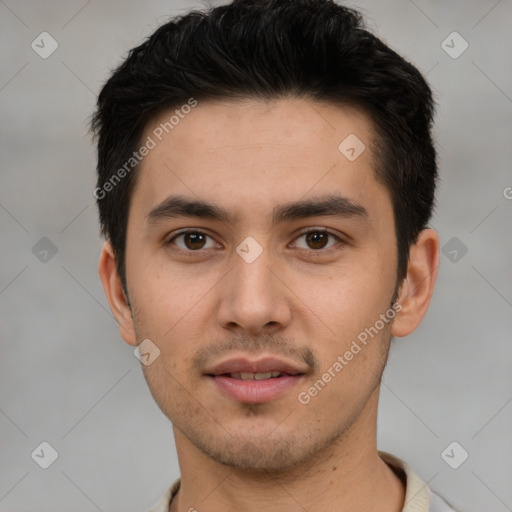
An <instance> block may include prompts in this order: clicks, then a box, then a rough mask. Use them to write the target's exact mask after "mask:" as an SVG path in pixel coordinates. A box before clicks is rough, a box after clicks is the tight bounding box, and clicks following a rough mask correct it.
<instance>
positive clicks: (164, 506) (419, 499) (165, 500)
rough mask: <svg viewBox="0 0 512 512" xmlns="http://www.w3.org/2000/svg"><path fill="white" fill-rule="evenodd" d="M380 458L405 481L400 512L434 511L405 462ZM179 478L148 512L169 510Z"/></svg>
mask: <svg viewBox="0 0 512 512" xmlns="http://www.w3.org/2000/svg"><path fill="white" fill-rule="evenodd" d="M379 456H380V458H381V459H382V460H383V461H384V462H385V463H386V464H387V465H388V466H389V467H390V468H391V469H392V470H393V471H394V472H395V473H396V475H397V476H398V477H399V478H401V479H402V481H404V482H405V501H404V508H403V509H402V512H429V511H430V512H434V511H431V510H430V495H431V492H430V489H429V488H428V486H427V484H426V483H425V482H423V480H421V478H420V477H419V476H418V475H417V474H416V473H415V472H414V471H413V470H412V468H411V467H410V466H409V464H407V462H405V461H403V460H401V459H399V458H398V457H395V456H394V455H391V454H390V453H387V452H382V451H379ZM180 484H181V478H178V479H177V480H175V481H174V482H173V483H172V484H171V485H170V486H169V487H168V488H167V490H166V491H165V493H164V495H163V496H162V497H161V498H160V501H159V502H158V503H157V504H156V505H155V506H154V507H153V508H152V509H151V510H150V511H149V512H169V506H170V504H171V501H172V499H173V498H174V496H176V494H177V493H178V491H179V489H180Z"/></svg>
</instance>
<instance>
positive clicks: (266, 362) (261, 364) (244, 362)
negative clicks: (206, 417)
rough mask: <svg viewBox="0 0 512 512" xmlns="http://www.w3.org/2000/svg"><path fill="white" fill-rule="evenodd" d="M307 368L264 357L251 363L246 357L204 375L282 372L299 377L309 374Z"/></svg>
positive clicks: (233, 360) (221, 364) (219, 365)
mask: <svg viewBox="0 0 512 512" xmlns="http://www.w3.org/2000/svg"><path fill="white" fill-rule="evenodd" d="M307 370H308V369H307V368H305V367H300V366H298V365H294V364H293V363H289V362H287V361H284V360H282V359H278V358H276V357H264V358H262V359H258V360H256V361H251V360H250V359H247V358H245V357H236V358H232V359H228V360H226V361H223V362H221V363H219V364H217V365H215V366H213V367H212V368H210V369H208V370H206V371H205V372H204V373H205V374H206V375H209V376H218V375H224V374H228V373H238V372H245V373H266V372H281V373H286V374H288V375H298V374H304V373H306V372H307Z"/></svg>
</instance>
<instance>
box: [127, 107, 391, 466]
mask: <svg viewBox="0 0 512 512" xmlns="http://www.w3.org/2000/svg"><path fill="white" fill-rule="evenodd" d="M170 115H172V112H165V113H163V114H162V115H161V116H160V117H158V119H156V120H154V121H152V122H151V124H150V125H148V126H147V129H146V132H145V134H144V136H143V139H142V140H143V141H146V139H147V137H148V136H151V137H152V138H153V139H155V141H156V142H157V145H156V147H155V148H154V149H152V150H151V151H150V152H149V154H148V155H147V156H146V157H145V158H144V160H143V162H142V167H141V169H140V175H139V178H138V181H137V185H136V187H135V189H134V192H133V196H132V200H131V205H130V213H129V219H128V228H127V245H126V269H127V272H126V277H127V283H128V294H129V298H130V301H131V305H132V313H133V319H134V323H135V332H136V334H137V339H138V342H141V341H142V340H144V339H150V340H151V341H152V343H154V344H155V345H156V346H157V347H158V348H159V350H160V356H159V357H158V358H157V359H155V361H154V362H153V363H152V364H150V365H148V366H144V367H143V368H144V373H145V376H146V379H147V382H148V384H149V387H150V389H151V392H152V394H153V396H154V398H155V400H156V401H157V403H158V404H159V406H160V407H161V409H162V410H163V412H164V413H165V414H166V415H167V416H168V418H169V419H170V420H171V421H172V423H173V424H174V426H175V433H176V435H177V436H180V438H181V439H182V441H183V442H185V443H189V445H190V447H191V448H190V449H199V450H200V451H201V452H203V453H204V454H207V455H208V456H210V457H211V458H213V459H215V460H217V461H220V462H223V463H227V464H230V465H234V466H240V467H252V468H267V469H282V468H285V467H289V466H292V465H294V464H298V463H303V462H305V461H306V460H308V459H309V458H311V457H312V456H313V455H314V454H316V453H318V452H319V451H320V450H321V449H322V448H326V447H328V446H329V445H330V444H331V443H332V442H333V441H335V440H336V439H339V438H340V436H341V435H342V434H345V435H346V434H347V433H348V432H349V431H350V429H351V427H352V428H353V427H354V425H356V424H357V422H358V421H361V418H362V417H363V416H365V415H366V418H368V417H373V416H372V415H371V414H370V415H369V413H368V410H369V409H371V410H372V411H374V410H375V408H376V401H377V395H378V384H379V380H380V376H381V373H382V370H383V368H384V365H385V360H386V357H387V350H388V348H389V339H390V325H391V322H392V320H390V318H392V315H390V314H389V309H390V307H391V301H392V298H393V293H394V291H395V287H396V268H397V250H396V237H395V231H394V221H393V208H392V203H391V199H390V195H389V193H388V191H387V190H386V188H385V187H384V186H383V185H381V184H380V183H378V182H377V180H376V178H375V173H374V170H373V169H374V166H375V162H374V161H373V160H372V154H371V149H370V144H371V139H372V137H373V136H374V133H373V128H372V125H371V123H370V121H369V119H368V118H367V117H366V116H365V115H363V114H361V113H359V112H357V111H355V110H352V109H345V108H341V107H335V106H333V105H327V104H321V103H318V102H314V101H312V100H311V101H306V100H303V99H293V100H292V99H289V100H276V101H273V102H262V101H256V100H247V101H237V102H229V101H226V102H212V103H206V102H205V103H201V102H199V104H198V106H197V107H195V108H194V109H192V111H191V113H190V114H188V115H187V116H186V117H185V118H184V119H181V120H180V122H179V124H177V125H176V126H175V127H174V128H173V129H172V131H170V133H169V134H167V135H165V137H163V139H162V141H161V142H158V140H157V139H156V137H155V136H154V134H153V133H152V132H153V130H154V129H155V128H156V127H157V126H158V125H159V124H160V123H162V122H165V121H167V120H168V119H169V117H170ZM350 134H353V135H355V136H356V137H357V138H358V139H359V140H360V141H362V143H363V144H364V145H365V146H366V149H365V150H364V151H363V152H362V153H361V154H360V155H359V156H358V157H357V158H356V159H355V160H353V161H351V160H352V159H353V158H352V157H353V154H355V155H357V152H358V151H359V149H360V148H359V147H355V146H354V140H355V139H354V138H353V135H352V136H351V137H352V138H350V139H348V142H347V144H348V147H345V146H342V149H343V152H342V151H340V149H338V146H339V145H340V143H341V142H342V141H343V140H344V139H346V138H347V137H348V136H349V135H350ZM352 147H354V148H355V150H354V151H352V150H351V148H352ZM347 155H348V156H349V157H351V158H350V159H349V158H347ZM178 197H179V198H180V199H181V200H182V201H181V202H177V201H173V199H176V198H178ZM328 198H331V200H330V201H327V202H326V201H325V200H326V199H328ZM322 201H323V202H324V204H323V209H319V208H316V207H315V205H317V206H318V203H321V202H322ZM185 202H206V203H209V204H210V205H213V206H215V207H216V209H214V210H213V211H212V210H211V209H210V210H209V209H206V208H195V209H194V210H193V211H192V210H191V208H190V205H188V206H187V207H186V208H185V210H186V211H187V212H188V213H187V214H185V213H184V211H183V210H184V208H183V206H184V205H185ZM295 203H308V205H309V208H308V207H307V206H304V207H301V206H300V205H298V206H297V207H292V205H294V204H295ZM315 208H316V209H315ZM219 211H222V212H223V213H225V214H226V215H224V217H220V218H218V215H215V214H216V213H218V212H219ZM207 213H208V215H206V214H207ZM186 232H188V234H187V233H186ZM386 312H388V315H387V316H386V319H387V321H386V322H383V321H382V320H380V321H379V319H382V316H381V315H382V314H384V315H386ZM365 329H366V331H365ZM369 332H371V335H370V334H369ZM361 333H366V344H364V343H363V342H362V341H361V340H362V339H364V338H365V336H364V335H362V334H361ZM358 336H359V338H358ZM354 341H355V342H356V345H357V346H358V347H359V351H358V350H357V348H356V345H354V344H353V342H354ZM347 351H348V352H351V353H352V357H345V354H346V353H347ZM338 356H341V358H342V361H344V363H341V361H340V359H339V357H338ZM336 362H338V365H336ZM340 365H341V369H340ZM268 372H271V374H270V375H269V374H268ZM272 372H274V373H272ZM277 372H280V374H278V373H277ZM242 373H243V374H249V375H241V374H242ZM253 373H257V375H256V377H257V379H256V380H244V379H242V378H241V377H253V375H251V374H253ZM326 374H328V376H326ZM329 376H330V378H329ZM259 379H261V380H259ZM318 381H320V383H319V382H318ZM315 383H316V387H315ZM311 388H313V390H311ZM315 389H316V392H315ZM365 411H366V412H365ZM368 415H369V416H368ZM365 421H366V420H365Z"/></svg>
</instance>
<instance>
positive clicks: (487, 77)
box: [0, 0, 512, 512]
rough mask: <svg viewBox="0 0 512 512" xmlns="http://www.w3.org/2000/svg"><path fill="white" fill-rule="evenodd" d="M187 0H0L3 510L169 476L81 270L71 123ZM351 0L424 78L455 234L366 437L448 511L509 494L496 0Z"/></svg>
mask: <svg viewBox="0 0 512 512" xmlns="http://www.w3.org/2000/svg"><path fill="white" fill-rule="evenodd" d="M202 5H203V4H201V3H198V2H192V1H185V0H181V1H176V2H170V1H165V2H164V1H156V0H153V1H144V2H135V1H134V2H123V1H120V0H117V1H109V2H100V1H99V0H92V1H89V2H87V1H86V0H73V1H67V2H64V1H62V0H61V1H45V2H40V1H36V0H26V1H21V0H20V1H15V0H0V16H1V25H0V33H1V34H2V35H1V38H2V44H1V50H0V54H1V56H2V73H1V78H0V108H1V114H2V124H1V138H0V144H1V154H2V167H1V180H2V186H1V189H0V222H1V229H2V243H1V258H2V259H1V261H2V267H1V275H0V308H1V322H2V323H1V330H2V331H1V332H2V347H1V358H0V375H1V388H0V435H1V437H0V439H1V451H0V468H1V469H0V472H1V474H0V510H1V511H9V512H12V511H35V510H38V511H40V512H46V511H48V512H50V511H51V512H54V511H63V510H66V511H73V512H74V511H76V512H82V511H83V512H85V511H95V510H102V511H121V510H122V511H141V510H144V509H146V508H148V507H149V506H150V505H151V504H152V503H153V502H154V501H156V499H157V498H158V497H159V496H160V494H161V493H162V492H163V490H164V488H165V487H166V486H167V485H168V484H169V483H170V482H171V481H172V480H173V479H174V478H176V477H177V476H178V475H179V468H178V465H177V460H176V455H175V450H174V445H173V439H172V434H171V428H170V423H169V422H168V420H167V419H166V418H165V417H164V416H163V415H162V413H161V412H160V411H159V409H158V408H157V406H156V405H155V404H154V402H153V400H152V398H151V396H150V394H149V392H148V390H147V387H146V384H145V381H144V379H143V377H142V372H141V369H140V366H139V362H138V361H137V360H136V359H135V357H134V356H133V353H132V349H131V347H129V346H127V345H126V344H124V343H123V342H122V340H121V339H120V337H119V334H118V330H117V326H116V323H115V322H114V320H113V318H112V316H111V315H110V312H109V310H108V306H107V303H106V300H105V298H104V294H103V290H102V288H101V284H100V281H99V278H98V276H97V270H96V267H97V260H98V256H99V254H100V247H101V240H100V238H99V236H98V224H97V217H96V209H95V205H94V199H93V196H92V191H93V188H94V184H95V153H94V147H93V145H92V143H91V140H90V137H89V136H88V135H87V122H88V116H90V114H91V113H92V112H93V108H94V104H95V96H96V94H97V93H98V92H99V89H100V87H101V84H102V83H103V81H104V80H105V79H106V78H107V76H108V73H109V69H111V68H113V67H114V66H116V65H117V64H118V63H119V62H120V59H121V57H122V56H124V55H125V54H126V52H127V51H128V49H130V48H131V47H133V46H134V45H136V44H139V43H140V42H141V41H142V39H143V38H144V37H145V36H147V35H149V34H150V33H151V32H152V31H153V30H154V29H156V28H157V26H158V25H160V24H161V23H163V22H164V21H165V20H166V19H167V17H168V16H169V15H176V14H180V13H183V12H185V11H186V10H188V9H190V8H192V7H201V6H202ZM350 5H354V6H357V7H359V8H362V9H363V10H364V11H365V13H366V14H367V16H368V19H369V24H370V27H372V28H373V29H374V30H375V31H376V32H377V33H378V34H379V35H380V36H381V37H382V38H383V39H384V40H385V41H386V42H387V43H388V44H390V45H391V46H392V47H394V48H395V49H396V50H397V51H399V52H400V53H402V54H404V55H405V56H406V57H408V58H409V59H410V60H411V61H413V62H414V63H415V64H416V65H417V66H418V67H419V69H420V70H422V71H423V72H424V73H426V74H427V75H428V79H429V81H430V83H431V85H432V87H433V88H434V90H435V93H436V97H437V101H438V103H439V112H438V116H437V125H436V137H437V145H438V149H439V155H440V160H439V162H440V172H441V177H442V181H441V184H440V190H439V195H438V208H437V212H436V215H435V217H434V219H433V223H432V225H433V226H434V227H435V228H436V229H437V230H438V231H439V233H440V236H441V241H442V244H443V245H445V244H446V243H447V242H448V241H449V240H450V239H451V238H452V237H457V239H458V240H460V242H461V243H463V244H464V245H465V246H466V247H467V249H468V250H467V253H466V254H465V255H464V256H462V257H460V255H461V253H460V252H459V260H458V261H456V262H452V261H450V259H449V258H448V257H447V256H445V255H443V256H442V261H441V269H440V275H439V281H438V286H437V290H436V293H435V296H434V300H433V304H432V306H431V309H430V311H429V313H428V315H427V318H426V319H425V321H424V322H423V324H422V325H421V327H420V328H419V329H418V330H417V331H416V332H415V333H414V334H413V335H411V336H409V337H408V338H406V339H400V340H396V341H394V347H393V349H392V355H391V358H390V361H389V365H388V368H387V370H386V372H385V377H384V385H383V387H382V398H381V409H380V416H379V421H380V423H379V432H378V437H379V445H380V448H381V449H384V450H388V451H391V452H392V453H395V454H396V455H398V456H400V457H403V458H404V459H406V460H407V461H408V462H409V463H410V464H411V465H412V466H413V468H414V469H415V470H416V471H417V472H418V473H419V475H420V476H421V477H422V478H423V479H424V480H425V481H428V482H429V484H430V485H431V487H432V488H433V489H435V490H437V491H438V492H440V493H441V494H443V495H444V496H445V497H446V498H447V499H448V500H449V501H451V502H452V503H453V504H454V505H455V506H457V507H459V508H460V509H462V510H464V511H467V512H476V511H485V512H505V511H510V510H512V434H511V432H512V385H511V384H512V371H511V370H512V348H511V343H510V342H511V338H512V323H511V317H512V315H511V313H512V286H511V285H512V282H511V281H512V279H511V277H512V272H511V267H510V262H511V261H512V260H511V256H512V237H511V236H510V234H511V230H510V228H511V222H510V219H511V218H512V200H510V199H507V198H506V197H505V196H506V195H507V190H508V191H509V192H508V195H509V197H510V196H512V190H511V189H507V188H506V187H512V175H511V172H510V162H511V161H512V158H511V157H512V154H511V147H512V144H511V141H512V137H511V135H512V133H511V124H512V123H511V119H512V115H511V114H512V70H511V59H510V55H512V44H511V42H512V37H511V33H512V32H511V30H510V23H511V20H512V2H511V1H510V0H501V1H496V0H485V1H484V0H472V1H467V0H464V1H463V0H458V1H455V0H454V1H449V2H446V1H445V2H442V1H440V0H438V1H421V0H415V3H413V2H412V1H407V0H400V1H399V0H394V1H386V2H382V1H380V2H379V1H378V0H361V1H357V2H352V3H351V4H350ZM43 31H47V32H49V33H50V34H51V35H52V36H53V38H55V40H56V41H57V42H58V44H59V47H58V49H57V50H56V51H55V52H54V53H53V54H52V55H51V56H50V57H49V58H48V59H42V58H40V57H39V56H38V54H36V52H35V51H34V50H32V48H31V46H30V45H31V42H32V41H33V40H34V39H35V38H36V37H37V36H38V35H39V34H40V33H41V32H43ZM452 31H457V32H459V33H460V34H461V35H462V37H463V38H464V39H465V40H466V41H467V42H468V43H469V48H468V49H467V51H465V52H464V53H463V54H462V55H461V56H460V57H459V58H457V59H453V58H451V57H450V56H449V55H448V54H447V53H446V52H445V51H444V50H443V48H442V46H441V42H442V41H443V40H444V39H445V38H446V37H447V36H448V35H449V34H450V33H451V32H452ZM454 44H455V43H454ZM457 44H459V42H457ZM42 237H48V238H49V239H50V240H51V241H52V242H53V243H54V244H55V246H56V247H57V253H56V254H55V255H54V256H53V257H52V258H51V259H49V260H48V261H47V262H42V261H40V260H39V259H38V258H37V257H36V255H34V254H33V252H32V247H33V246H34V245H35V244H36V243H37V242H38V241H39V240H40V239H41V238H42ZM452 243H453V242H452ZM40 256H42V255H41V254H40ZM42 441H47V442H49V443H50V444H51V445H52V446H53V447H54V448H55V449H56V450H57V452H58V454H59V457H58V459H57V460H56V461H55V463H54V464H53V465H52V466H50V467H49V468H48V469H46V470H44V469H41V468H40V467H39V466H38V465H37V464H36V463H35V462H34V461H33V460H32V458H31V456H30V454H31V452H32V451H33V450H34V449H35V448H36V447H37V446H38V445H39V444H40V443H41V442H42ZM452 441H457V442H458V443H460V445H461V446H462V447H464V449H465V450H467V452H468V453H469V457H468V459H467V460H466V461H465V462H464V463H463V464H462V465H461V466H460V467H459V468H458V469H452V468H450V467H449V466H448V465H447V464H446V463H445V462H444V461H443V459H442V458H441V455H440V454H441V452H442V451H443V449H444V448H445V447H446V446H447V445H449V443H451V442H452ZM455 456H457V457H459V456H460V453H455Z"/></svg>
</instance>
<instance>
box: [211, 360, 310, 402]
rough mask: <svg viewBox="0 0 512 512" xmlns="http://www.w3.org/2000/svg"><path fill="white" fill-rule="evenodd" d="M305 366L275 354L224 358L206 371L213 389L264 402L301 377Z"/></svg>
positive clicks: (236, 397)
mask: <svg viewBox="0 0 512 512" xmlns="http://www.w3.org/2000/svg"><path fill="white" fill-rule="evenodd" d="M306 372H307V369H306V368H303V367H301V366H299V365H294V364H293V363H289V362H287V361H283V360H280V359H276V358H265V359H260V360H257V361H251V360H248V359H244V358H237V359H230V360H228V361H224V362H222V363H220V364H218V365H216V366H215V367H213V368H212V369H209V370H207V371H206V372H205V376H206V377H208V378H209V379H210V380H211V381H212V383H213V384H214V386H215V388H216V390H217V391H218V392H220V393H221V394H222V395H224V396H227V397H229V398H231V399H233V400H235V401H237V402H242V403H251V404H256V403H265V402H270V401H273V400H276V399H277V398H279V397H281V396H283V395H284V394H286V393H287V392H289V391H290V390H291V389H292V388H294V387H295V386H296V385H297V384H298V383H299V381H301V380H302V379H303V378H304V375H305V374H306Z"/></svg>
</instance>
